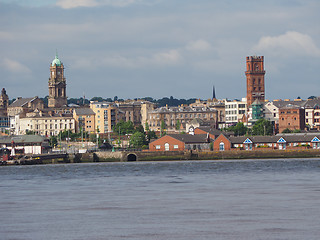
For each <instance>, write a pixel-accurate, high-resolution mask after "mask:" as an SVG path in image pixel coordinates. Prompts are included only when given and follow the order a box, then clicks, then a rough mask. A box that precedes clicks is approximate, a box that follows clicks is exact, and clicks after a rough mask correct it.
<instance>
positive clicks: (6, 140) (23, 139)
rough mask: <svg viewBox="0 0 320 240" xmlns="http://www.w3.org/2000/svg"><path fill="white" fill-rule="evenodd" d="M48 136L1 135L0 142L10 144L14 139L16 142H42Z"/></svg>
mask: <svg viewBox="0 0 320 240" xmlns="http://www.w3.org/2000/svg"><path fill="white" fill-rule="evenodd" d="M45 139H46V138H45V137H43V136H40V135H15V136H5V137H0V143H2V144H9V143H11V142H12V141H14V142H15V143H16V144H19V143H41V142H43V141H44V140H45Z"/></svg>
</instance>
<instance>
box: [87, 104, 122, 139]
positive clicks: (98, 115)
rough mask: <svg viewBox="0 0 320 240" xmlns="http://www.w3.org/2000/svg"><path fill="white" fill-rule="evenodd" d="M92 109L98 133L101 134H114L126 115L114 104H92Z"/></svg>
mask: <svg viewBox="0 0 320 240" xmlns="http://www.w3.org/2000/svg"><path fill="white" fill-rule="evenodd" d="M90 108H91V109H92V111H93V112H94V113H95V125H96V131H99V133H109V132H113V127H114V126H115V125H116V124H117V123H118V122H119V121H120V120H121V119H123V116H124V114H123V113H122V112H120V111H119V108H118V106H117V105H116V104H114V103H112V102H96V101H91V102H90Z"/></svg>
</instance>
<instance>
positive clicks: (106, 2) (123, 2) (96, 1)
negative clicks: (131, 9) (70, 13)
mask: <svg viewBox="0 0 320 240" xmlns="http://www.w3.org/2000/svg"><path fill="white" fill-rule="evenodd" d="M140 2H142V0H58V1H57V6H59V7H61V8H64V9H70V8H77V7H97V6H113V7H126V6H128V5H131V4H135V3H140Z"/></svg>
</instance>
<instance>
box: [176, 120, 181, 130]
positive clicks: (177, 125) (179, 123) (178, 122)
mask: <svg viewBox="0 0 320 240" xmlns="http://www.w3.org/2000/svg"><path fill="white" fill-rule="evenodd" d="M180 128H181V122H180V120H179V119H178V120H177V122H176V130H180Z"/></svg>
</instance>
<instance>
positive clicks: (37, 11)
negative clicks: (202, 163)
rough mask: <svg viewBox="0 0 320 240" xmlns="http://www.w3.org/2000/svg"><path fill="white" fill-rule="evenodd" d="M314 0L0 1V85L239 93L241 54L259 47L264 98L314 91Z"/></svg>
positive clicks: (317, 39) (31, 92)
mask: <svg viewBox="0 0 320 240" xmlns="http://www.w3.org/2000/svg"><path fill="white" fill-rule="evenodd" d="M319 11H320V1H319V0H268V1H265V0H224V1H216V0H0V53H1V54H0V73H1V77H0V83H1V84H0V87H1V88H5V89H6V91H7V94H8V95H9V98H10V99H12V98H16V97H19V96H20V97H33V96H39V97H44V96H47V95H48V79H49V76H50V70H49V67H50V64H51V62H52V60H53V59H54V58H55V55H56V52H58V57H59V59H60V60H61V61H62V63H63V64H64V66H65V77H66V80H67V96H68V97H69V98H78V97H81V96H85V97H86V98H87V99H91V98H92V97H95V96H97V97H103V98H109V97H110V98H113V97H114V96H118V97H119V98H123V99H133V98H141V97H153V98H155V99H159V98H162V97H170V96H173V97H175V98H186V99H189V98H200V99H208V98H211V97H212V87H213V86H215V90H216V97H217V98H219V99H224V98H228V99H241V98H242V97H246V76H245V71H246V69H245V68H246V57H247V56H254V55H257V56H264V59H265V71H266V75H265V88H266V98H267V99H269V100H273V99H294V98H297V97H301V98H302V99H306V98H308V97H309V96H319V95H320V84H319V83H320V77H319V69H320V27H319V23H320V14H319Z"/></svg>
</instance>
